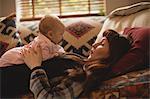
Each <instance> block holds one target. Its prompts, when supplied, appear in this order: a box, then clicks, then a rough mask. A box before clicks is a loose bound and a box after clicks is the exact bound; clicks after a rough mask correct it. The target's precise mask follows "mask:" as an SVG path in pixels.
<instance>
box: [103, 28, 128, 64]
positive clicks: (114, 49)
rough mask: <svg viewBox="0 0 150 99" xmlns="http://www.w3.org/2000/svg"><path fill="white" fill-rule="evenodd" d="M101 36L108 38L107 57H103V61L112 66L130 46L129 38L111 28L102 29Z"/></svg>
mask: <svg viewBox="0 0 150 99" xmlns="http://www.w3.org/2000/svg"><path fill="white" fill-rule="evenodd" d="M103 37H106V38H107V39H108V42H109V50H110V54H109V57H108V58H106V59H103V63H105V64H107V65H109V66H113V65H114V64H115V63H116V62H117V61H118V60H119V59H120V58H121V57H122V56H123V55H124V54H125V53H127V52H128V50H129V49H130V48H131V39H130V38H129V36H125V35H120V34H119V33H117V32H116V31H114V30H111V29H108V30H106V31H104V33H103Z"/></svg>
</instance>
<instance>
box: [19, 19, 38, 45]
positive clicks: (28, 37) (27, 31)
mask: <svg viewBox="0 0 150 99" xmlns="http://www.w3.org/2000/svg"><path fill="white" fill-rule="evenodd" d="M38 23H39V21H27V22H21V23H19V24H18V30H17V31H18V32H19V34H20V37H21V40H22V43H23V44H24V45H25V44H28V43H30V42H31V41H32V40H33V39H34V38H35V37H36V36H37V35H38V34H37V33H38Z"/></svg>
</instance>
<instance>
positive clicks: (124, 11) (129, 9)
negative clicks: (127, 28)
mask: <svg viewBox="0 0 150 99" xmlns="http://www.w3.org/2000/svg"><path fill="white" fill-rule="evenodd" d="M145 9H150V2H140V3H136V4H133V5H130V6H125V7H120V8H117V9H115V10H113V11H112V12H111V13H110V14H109V15H108V17H110V18H112V17H115V16H126V15H130V14H134V13H136V12H139V11H141V10H145Z"/></svg>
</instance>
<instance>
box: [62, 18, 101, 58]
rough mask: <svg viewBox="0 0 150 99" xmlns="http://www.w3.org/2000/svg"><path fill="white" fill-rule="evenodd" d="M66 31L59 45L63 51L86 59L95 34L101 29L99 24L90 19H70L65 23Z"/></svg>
mask: <svg viewBox="0 0 150 99" xmlns="http://www.w3.org/2000/svg"><path fill="white" fill-rule="evenodd" d="M64 24H65V26H66V31H65V33H64V39H63V42H62V43H61V45H62V47H64V49H65V51H67V52H73V53H77V54H79V55H82V56H85V57H87V56H88V55H89V50H90V49H91V47H92V44H93V43H94V41H95V39H96V36H97V34H98V33H99V31H100V29H101V26H102V25H101V24H100V22H97V21H94V20H92V19H84V18H83V19H71V20H67V21H66V22H65V23H64Z"/></svg>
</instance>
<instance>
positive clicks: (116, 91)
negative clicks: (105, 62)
mask: <svg viewBox="0 0 150 99" xmlns="http://www.w3.org/2000/svg"><path fill="white" fill-rule="evenodd" d="M149 76H150V72H149V69H145V70H140V71H134V72H130V73H127V74H125V75H122V76H118V77H115V78H113V79H111V80H107V81H105V82H104V83H103V84H102V85H101V86H100V88H99V90H97V91H95V92H93V94H92V96H93V99H97V98H100V99H103V98H104V99H111V98H112V97H113V98H115V99H121V98H131V99H143V98H144V99H148V98H150V96H149V83H150V81H149Z"/></svg>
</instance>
